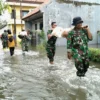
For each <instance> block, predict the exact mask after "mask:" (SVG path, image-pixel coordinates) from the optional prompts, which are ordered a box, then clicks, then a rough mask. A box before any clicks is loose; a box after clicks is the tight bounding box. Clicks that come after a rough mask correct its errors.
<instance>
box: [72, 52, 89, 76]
mask: <svg viewBox="0 0 100 100" xmlns="http://www.w3.org/2000/svg"><path fill="white" fill-rule="evenodd" d="M73 55H74V57H73V58H74V60H75V67H76V69H77V76H84V75H85V73H86V72H87V70H88V68H89V54H88V53H86V54H85V55H81V54H80V53H73Z"/></svg>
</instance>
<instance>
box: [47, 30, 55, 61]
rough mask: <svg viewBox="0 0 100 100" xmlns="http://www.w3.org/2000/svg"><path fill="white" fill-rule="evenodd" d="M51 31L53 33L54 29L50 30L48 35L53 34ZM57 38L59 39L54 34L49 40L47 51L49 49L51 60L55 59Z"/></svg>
mask: <svg viewBox="0 0 100 100" xmlns="http://www.w3.org/2000/svg"><path fill="white" fill-rule="evenodd" d="M51 33H52V30H48V32H47V35H48V34H51ZM56 40H57V37H56V36H52V37H51V38H50V39H49V40H48V41H47V45H46V51H47V56H48V58H49V61H50V62H52V61H54V56H55V50H56V46H55V43H56Z"/></svg>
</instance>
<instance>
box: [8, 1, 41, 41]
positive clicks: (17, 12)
mask: <svg viewBox="0 0 100 100" xmlns="http://www.w3.org/2000/svg"><path fill="white" fill-rule="evenodd" d="M6 2H7V3H8V4H9V5H10V6H11V8H12V13H11V19H10V20H9V22H8V25H9V27H10V29H11V31H12V32H13V33H16V36H17V35H18V34H19V32H21V30H22V29H25V23H24V21H22V17H24V16H25V15H27V14H28V13H29V12H31V11H32V10H34V9H35V8H36V7H38V6H39V5H40V4H42V3H43V0H6ZM18 40H19V39H18Z"/></svg>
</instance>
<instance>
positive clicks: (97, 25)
mask: <svg viewBox="0 0 100 100" xmlns="http://www.w3.org/2000/svg"><path fill="white" fill-rule="evenodd" d="M99 9H100V6H99V5H92V6H89V5H81V6H75V5H74V4H70V3H58V2H56V1H55V0H52V1H51V2H50V3H49V4H48V5H46V6H45V7H44V8H42V9H41V11H42V12H44V15H43V24H44V30H45V32H47V30H48V29H50V23H51V22H52V21H56V22H57V24H58V26H61V27H63V28H66V27H70V26H71V23H72V19H73V17H76V16H80V17H82V19H83V21H84V23H83V25H88V26H89V28H90V30H91V32H92V35H93V41H91V42H89V43H90V44H97V42H98V40H97V39H98V37H97V31H98V30H100V21H99V19H100V14H99ZM57 45H66V39H58V41H57Z"/></svg>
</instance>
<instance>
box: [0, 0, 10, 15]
mask: <svg viewBox="0 0 100 100" xmlns="http://www.w3.org/2000/svg"><path fill="white" fill-rule="evenodd" d="M5 10H8V12H10V13H11V7H10V6H9V5H8V4H7V3H6V2H3V0H0V15H2V13H4V11H5Z"/></svg>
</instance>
